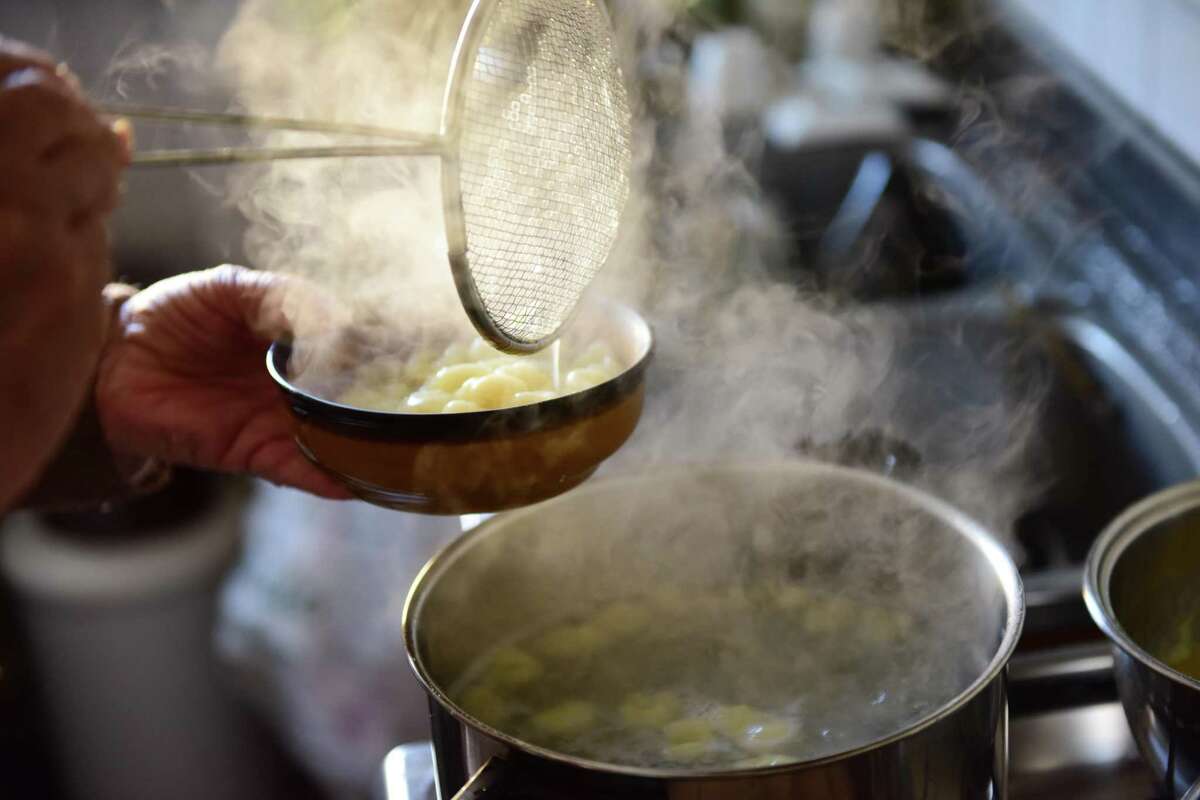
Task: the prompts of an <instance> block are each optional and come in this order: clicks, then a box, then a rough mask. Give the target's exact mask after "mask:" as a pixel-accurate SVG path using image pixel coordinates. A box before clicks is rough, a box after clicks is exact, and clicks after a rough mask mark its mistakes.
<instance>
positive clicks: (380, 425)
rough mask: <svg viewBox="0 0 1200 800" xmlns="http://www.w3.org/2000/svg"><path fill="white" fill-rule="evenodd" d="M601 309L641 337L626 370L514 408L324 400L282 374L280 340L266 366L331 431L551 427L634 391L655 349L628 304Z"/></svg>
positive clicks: (307, 414)
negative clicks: (373, 405) (389, 407)
mask: <svg viewBox="0 0 1200 800" xmlns="http://www.w3.org/2000/svg"><path fill="white" fill-rule="evenodd" d="M596 305H597V308H599V309H603V311H602V312H601V313H604V314H608V315H615V316H619V317H624V318H625V321H626V322H628V323H630V324H632V325H633V326H634V327H635V329H636V331H635V334H634V335H635V336H640V338H641V339H642V340H643V341H644V343H645V345H644V351H643V352H642V354H641V356H640V357H639V358H638V359H637V361H635V362H634V363H633V364H632V365H631V366H629V367H628V368H627V369H626V370H625V371H623V372H621V373H620V374H619V375H617V376H616V377H614V378H611V379H610V380H607V381H605V382H604V383H601V384H599V385H597V386H593V387H592V388H590V389H585V390H584V391H582V392H575V393H574V394H569V395H565V396H563V397H556V398H555V399H553V400H546V401H545V402H541V403H531V404H529V405H524V406H515V407H513V408H501V409H495V410H488V411H468V412H463V413H453V414H446V413H439V414H411V413H405V412H389V411H368V410H366V409H361V408H355V407H353V406H347V405H343V404H341V403H336V402H334V401H332V400H326V399H323V398H321V397H318V396H317V395H315V394H312V393H310V392H306V391H304V390H303V389H301V388H299V387H297V386H296V385H295V384H293V383H292V382H291V381H290V380H289V379H288V378H287V377H286V376H287V368H288V361H289V360H290V358H291V355H292V345H291V343H290V342H288V341H284V340H279V341H276V342H274V343H272V344H271V347H270V349H269V350H268V351H267V372H268V373H269V374H270V375H271V378H272V380H274V381H275V384H276V385H277V386H278V387H279V389H280V391H282V392H283V395H284V397H285V398H286V400H287V402H288V405H289V406H290V408H291V410H292V413H293V414H294V415H295V416H296V417H298V418H300V419H302V420H304V421H306V422H311V423H313V424H314V425H318V426H320V427H321V428H324V429H326V430H328V431H330V432H333V433H336V434H339V435H342V436H348V437H352V438H356V439H366V440H372V441H378V440H387V441H420V442H431V441H446V442H453V441H480V440H486V439H502V438H507V437H511V436H514V435H517V434H525V433H532V432H535V431H544V430H550V429H552V428H556V427H560V426H564V425H568V424H570V423H572V422H575V421H577V420H579V419H580V418H582V417H585V416H589V415H592V414H595V413H596V412H598V411H601V410H603V409H606V408H609V407H610V406H612V405H614V404H616V403H617V402H618V401H620V400H622V399H624V398H626V397H627V396H629V395H630V394H632V393H634V392H636V391H637V390H638V389H640V388H641V386H642V385H643V384H644V383H645V376H646V369H647V367H648V366H649V364H650V360H651V358H652V357H653V354H654V333H653V331H652V330H651V328H650V325H649V324H648V323H647V322H646V321H645V319H643V318H642V317H641V315H639V314H638V313H637V312H636V311H634V310H633V309H631V308H629V307H628V306H625V305H622V304H619V303H616V302H612V301H599V302H597V304H596Z"/></svg>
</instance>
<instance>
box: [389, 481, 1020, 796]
mask: <svg viewBox="0 0 1200 800" xmlns="http://www.w3.org/2000/svg"><path fill="white" fill-rule="evenodd" d="M753 472H790V473H792V474H794V475H796V476H798V477H800V478H804V477H807V476H816V477H830V476H834V477H840V478H844V479H848V480H850V481H854V482H858V483H860V484H864V485H868V486H874V487H876V488H881V489H885V490H888V491H891V492H894V493H896V494H898V495H899V496H901V497H903V498H905V499H907V500H909V501H911V502H912V503H913V504H914V505H915V506H916V507H918V508H920V509H922V510H924V511H927V512H929V513H930V514H932V515H933V516H934V517H936V518H938V519H940V520H941V521H943V522H944V523H946V524H948V525H950V526H951V527H952V528H954V529H955V530H957V531H958V532H959V533H960V534H962V535H963V536H965V537H967V538H968V539H969V540H970V541H971V542H972V544H974V545H975V546H976V548H977V549H978V550H979V551H980V553H981V554H982V555H983V556H984V558H985V559H986V560H987V562H988V563H989V564H990V565H991V567H992V569H993V572H994V574H995V576H996V577H997V579H998V580H999V581H1000V584H1001V589H1002V590H1003V592H1004V597H1005V600H1006V604H1007V606H1008V609H1007V614H1006V618H1005V630H1004V638H1003V639H1001V641H1000V644H999V646H998V647H997V648H996V652H995V653H994V654H993V656H992V659H991V660H990V661H989V662H988V665H987V667H986V668H985V669H984V670H983V672H982V673H981V674H980V675H979V676H978V677H977V678H976V679H975V680H974V681H972V683H971V684H970V685H969V686H967V688H965V689H964V690H962V691H961V692H959V693H958V694H957V695H955V696H954V697H953V698H951V699H950V700H948V701H946V702H945V703H944V704H942V706H940V707H939V708H938V709H936V710H935V711H933V712H931V713H930V714H927V715H926V716H924V717H921V718H920V719H918V720H917V721H916V722H914V723H912V724H911V725H909V726H907V727H905V728H903V729H901V730H900V731H897V732H896V733H893V734H891V735H889V736H886V737H884V738H881V739H876V740H874V741H871V742H868V743H866V744H864V745H860V746H859V747H856V748H854V749H852V750H845V751H842V752H840V753H835V754H831V755H827V756H822V757H820V758H815V759H809V760H807V761H796V762H791V763H787V764H781V765H778V766H772V767H750V768H742V769H726V770H715V771H714V770H711V769H710V770H686V769H660V768H651V767H635V766H626V765H620V764H610V763H607V762H604V761H594V760H591V759H584V758H577V757H575V756H571V755H568V754H565V753H560V752H558V751H555V750H550V749H548V748H544V747H540V746H538V745H534V744H530V743H528V742H524V741H522V740H520V739H518V738H516V737H515V736H511V735H509V734H507V733H505V732H503V731H501V730H499V729H497V728H493V727H491V726H490V725H487V724H486V723H484V722H482V721H480V720H477V719H475V718H474V717H472V716H471V715H469V714H467V713H466V712H465V711H464V710H462V709H460V708H459V707H458V706H457V705H456V704H455V703H454V702H453V701H452V700H451V699H450V697H449V696H448V695H447V694H446V693H445V692H444V691H443V690H442V688H441V687H440V686H439V685H438V684H437V683H435V682H434V680H433V678H432V677H431V676H430V675H429V674H428V673H427V672H426V670H425V668H424V665H423V664H422V663H421V660H420V658H419V657H418V655H417V648H416V635H415V631H414V620H415V617H416V615H417V613H418V612H419V609H418V606H419V605H420V603H421V601H422V599H423V597H424V596H425V595H426V594H427V592H428V589H429V586H430V584H431V581H433V580H434V579H435V578H436V576H437V575H439V574H441V573H443V572H444V571H445V570H446V569H448V568H450V567H451V566H452V565H453V562H454V560H455V557H456V556H457V555H458V554H459V553H460V552H462V551H464V550H465V549H467V548H468V547H470V545H471V544H472V543H473V542H474V541H475V540H477V539H479V538H482V537H483V536H487V535H488V534H489V532H490V531H491V530H493V529H495V528H498V527H502V526H504V525H506V524H508V522H507V521H508V520H513V519H520V518H521V517H523V516H526V515H529V514H536V513H538V508H539V507H540V506H529V507H526V508H524V509H518V510H516V511H508V512H504V513H503V514H501V515H497V516H496V517H492V518H491V519H488V520H486V521H485V522H483V523H482V524H480V525H479V526H478V527H477V528H475V529H474V530H472V531H470V532H468V533H466V534H464V535H463V536H461V537H459V538H458V539H456V540H455V541H454V542H452V543H450V544H449V545H447V546H446V547H445V548H443V549H442V550H441V551H439V552H438V553H437V554H435V555H434V556H433V558H431V559H430V560H429V562H428V563H426V564H425V566H424V567H422V569H421V571H420V572H419V573H417V577H416V579H415V580H414V581H413V583H412V587H411V588H410V589H409V593H408V597H407V599H406V600H405V603H404V615H403V622H402V626H403V631H404V647H405V651H406V654H407V656H408V662H409V665H410V666H411V667H412V670H413V672H414V673H415V674H416V677H417V680H418V681H419V682H420V683H421V685H422V686H423V687H424V689H425V691H426V692H428V693H429V695H430V697H432V698H433V699H434V700H435V701H436V702H437V703H438V704H439V705H441V706H442V708H444V709H446V710H447V711H448V712H449V713H450V714H451V715H452V716H454V717H455V719H457V720H458V721H459V722H461V723H463V724H465V725H467V726H468V727H470V728H473V729H475V730H478V731H481V732H483V733H485V734H486V735H488V736H489V737H491V738H493V739H496V740H498V741H500V742H503V743H504V744H506V745H508V746H509V747H511V748H513V749H514V750H516V751H518V752H521V753H525V754H527V755H533V756H537V757H540V758H544V759H546V760H548V761H552V762H555V763H558V764H565V765H568V766H572V767H576V768H580V769H586V770H590V771H595V772H606V773H610V774H617V775H625V776H631V777H641V778H652V779H712V778H725V777H730V778H737V777H745V776H747V775H759V774H763V775H766V774H775V773H783V772H793V771H797V770H802V769H808V768H811V767H817V766H822V765H825V764H831V763H834V762H838V761H845V760H847V759H850V758H854V757H856V756H859V755H862V754H864V753H868V752H871V751H874V750H879V749H882V748H884V747H887V746H889V745H892V744H895V743H896V742H899V741H901V740H903V739H907V738H909V737H911V736H913V735H915V734H917V733H920V732H921V731H924V730H926V729H928V728H930V727H932V726H934V725H936V724H937V723H939V722H941V721H942V720H944V719H946V718H947V717H949V716H951V715H952V714H954V713H955V712H957V711H958V710H959V709H961V708H962V707H963V706H965V705H966V704H967V703H969V702H971V700H973V699H974V698H975V697H976V696H977V695H979V694H980V693H981V692H983V691H984V690H985V689H986V688H987V687H988V686H990V685H991V684H992V683H993V681H995V680H996V679H997V678H998V677H1000V676H1001V674H1002V673H1003V672H1004V669H1005V667H1006V666H1007V664H1008V661H1009V659H1010V658H1011V657H1012V654H1013V651H1014V650H1015V649H1016V646H1017V640H1018V639H1019V638H1020V635H1021V629H1022V627H1023V625H1024V620H1025V593H1024V588H1023V586H1022V584H1021V578H1020V575H1019V573H1018V571H1017V567H1016V564H1015V563H1014V562H1013V560H1012V558H1011V557H1010V556H1009V554H1008V552H1007V551H1006V550H1005V549H1004V547H1003V546H1002V545H1001V544H1000V542H999V541H998V540H997V539H996V538H995V537H994V536H992V534H991V533H989V532H988V531H987V530H986V529H985V528H984V527H983V526H982V525H980V524H979V523H977V522H976V521H975V520H974V519H972V518H971V517H969V516H968V515H966V514H965V513H963V512H961V511H959V510H958V509H957V508H955V507H953V506H951V505H950V504H949V503H946V502H944V501H942V500H940V499H938V498H936V497H934V496H933V495H931V494H928V493H926V492H925V491H922V490H920V489H916V488H913V487H911V486H908V485H905V484H902V483H899V482H897V481H895V480H892V479H890V478H885V477H883V476H880V475H877V474H875V473H871V472H867V471H866V470H861V469H854V468H850V467H843V466H838V465H834V464H828V463H825V462H817V461H811V460H801V459H796V460H789V461H770V462H741V463H737V462H735V463H732V464H728V465H725V466H705V467H702V468H696V467H680V468H676V469H670V470H662V471H657V472H655V473H654V474H655V476H656V477H661V476H668V477H669V476H686V475H694V476H697V477H698V476H702V475H721V474H731V473H742V474H744V473H753ZM644 481H645V476H643V475H631V476H624V477H620V478H610V479H608V480H605V481H602V482H594V483H592V484H589V486H588V487H584V488H583V489H578V490H576V492H587V491H593V490H594V489H593V487H595V488H600V487H605V488H608V487H614V486H622V485H632V486H643V485H644ZM570 496H571V495H570V494H567V495H563V496H561V497H559V498H555V499H553V500H550V501H547V502H550V503H555V502H565V501H567V499H569V498H570Z"/></svg>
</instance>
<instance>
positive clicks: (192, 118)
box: [95, 103, 442, 145]
mask: <svg viewBox="0 0 1200 800" xmlns="http://www.w3.org/2000/svg"><path fill="white" fill-rule="evenodd" d="M95 108H96V110H97V111H99V112H100V113H101V114H108V115H110V116H114V117H126V118H128V119H145V120H153V121H155V122H178V123H181V124H187V125H215V126H218V127H226V128H243V129H263V130H280V131H301V132H306V133H337V134H342V135H344V136H369V137H372V138H376V139H394V140H396V141H399V142H407V143H409V144H420V143H426V144H430V145H438V144H440V142H441V140H442V137H441V136H440V135H438V134H431V133H414V132H412V131H400V130H396V129H394V128H383V127H379V126H377V125H358V124H354V123H348V122H325V121H322V120H311V119H296V118H294V117H271V116H263V115H261V114H227V113H219V112H215V111H203V110H200V109H194V108H168V107H165V106H143V105H130V104H126V103H96V104H95Z"/></svg>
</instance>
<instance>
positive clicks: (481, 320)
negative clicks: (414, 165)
mask: <svg viewBox="0 0 1200 800" xmlns="http://www.w3.org/2000/svg"><path fill="white" fill-rule="evenodd" d="M501 1H502V0H473V2H472V3H471V7H470V9H468V11H467V16H466V19H465V20H464V21H463V25H462V28H461V29H460V30H459V36H458V41H457V42H456V44H455V46H454V54H453V56H452V57H451V59H450V76H449V79H448V80H447V81H446V94H445V97H444V99H443V102H442V140H441V161H442V206H443V208H442V211H443V213H442V216H443V218H444V222H445V227H446V247H447V256H448V258H449V261H450V273H451V275H452V276H453V278H454V287H455V289H456V290H457V291H458V297H459V300H460V301H461V302H462V306H463V310H464V311H466V312H467V317H468V318H469V319H470V320H471V324H472V325H474V326H475V329H476V330H477V331H478V332H479V334H480V335H481V336H483V337H484V338H485V339H487V340H488V341H490V342H491V343H492V344H493V345H495V346H496V347H497V348H498V349H500V350H502V351H504V352H507V353H517V354H521V353H536V352H538V351H540V350H543V349H545V348H546V347H547V346H548V345H550V344H551V343H552V342H553V341H554V340H555V339H557V338H558V336H559V334H560V333H561V332H562V330H563V328H565V327H566V326H567V325H568V324H569V323H570V321H571V320H572V319H573V318H574V316H575V313H576V312H577V311H578V310H579V307H580V306H581V305H583V301H582V297H581V298H580V301H579V302H577V303H576V304H575V308H574V309H573V310H572V312H571V314H569V315H568V316H567V317H565V318H564V319H563V320H562V321H561V322H560V323H559V325H558V327H557V328H555V329H554V330H553V331H551V332H550V333H549V334H547V335H546V336H544V337H542V338H540V339H537V340H535V341H522V340H520V339H514V338H512V337H511V336H509V335H508V334H507V333H505V332H504V331H503V330H502V329H501V328H500V326H498V325H497V324H496V323H495V321H494V320H493V319H492V317H491V315H490V314H488V312H487V309H486V308H485V307H484V303H483V297H482V296H481V295H480V293H479V287H478V286H477V285H476V283H475V277H474V275H473V274H472V273H471V264H470V257H469V253H468V244H467V222H466V212H465V211H464V209H463V194H462V175H461V164H460V158H459V152H460V147H461V144H462V116H463V113H464V112H463V108H464V105H465V103H466V93H465V92H463V91H462V87H463V85H464V84H465V83H466V81H467V80H469V79H470V77H471V75H472V74H473V73H474V71H475V63H476V61H477V60H478V57H479V47H480V43H481V41H482V39H483V36H484V33H485V32H486V31H487V26H488V21H489V19H490V17H491V15H492V14H493V12H495V10H496V8H497V6H499V4H500V2H501ZM595 6H596V9H597V10H598V11H599V13H600V14H601V16H602V17H603V18H604V21H605V23H606V24H607V25H608V26H609V29H610V30H611V28H612V20H611V18H610V17H609V14H608V8H607V7H606V6H605V4H604V2H602V0H595ZM585 293H586V292H585Z"/></svg>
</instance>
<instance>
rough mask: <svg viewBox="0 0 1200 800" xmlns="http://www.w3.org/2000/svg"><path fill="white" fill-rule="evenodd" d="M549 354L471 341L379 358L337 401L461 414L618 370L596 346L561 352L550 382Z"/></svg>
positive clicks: (568, 389) (541, 398)
mask: <svg viewBox="0 0 1200 800" xmlns="http://www.w3.org/2000/svg"><path fill="white" fill-rule="evenodd" d="M551 359H552V355H551V354H550V353H548V352H543V353H539V354H537V355H533V356H514V355H508V354H505V353H501V352H500V351H498V350H495V349H493V348H492V347H491V346H490V345H488V344H487V343H486V342H484V341H483V339H480V338H476V339H475V340H474V341H473V342H471V343H469V344H463V343H455V344H453V345H450V346H449V347H447V348H446V349H445V350H444V351H442V353H441V354H440V355H437V354H434V353H430V352H421V353H417V354H415V355H413V356H412V357H410V358H409V359H408V360H406V361H403V362H400V361H397V360H396V359H387V358H382V359H377V360H375V361H372V362H370V363H368V364H365V365H364V366H362V367H361V368H359V369H358V371H357V372H356V373H355V375H354V377H353V381H352V384H351V386H350V387H349V388H348V389H346V390H345V391H344V392H343V393H342V394H341V395H340V396H339V397H338V402H340V403H342V404H343V405H348V406H354V407H356V408H363V409H367V410H369V411H390V412H406V413H420V414H439V413H440V414H461V413H467V412H471V411H483V410H490V409H497V408H511V407H514V406H522V405H529V404H532V403H541V402H545V401H547V400H553V399H554V398H556V397H561V396H563V395H568V394H573V393H575V392H581V391H584V390H586V389H590V388H592V387H593V386H597V385H599V384H601V383H604V382H605V381H608V380H610V379H612V378H613V377H615V376H616V375H617V374H618V373H619V372H620V369H619V367H618V364H617V360H616V358H615V357H614V356H613V354H612V352H611V351H610V350H609V349H608V348H607V347H606V346H605V345H603V344H601V343H594V344H592V345H589V346H588V347H585V348H582V349H579V350H578V352H573V353H572V352H564V353H563V357H562V362H561V369H560V375H559V376H558V383H557V385H556V384H555V377H556V376H555V369H554V364H553V361H552V360H551Z"/></svg>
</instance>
